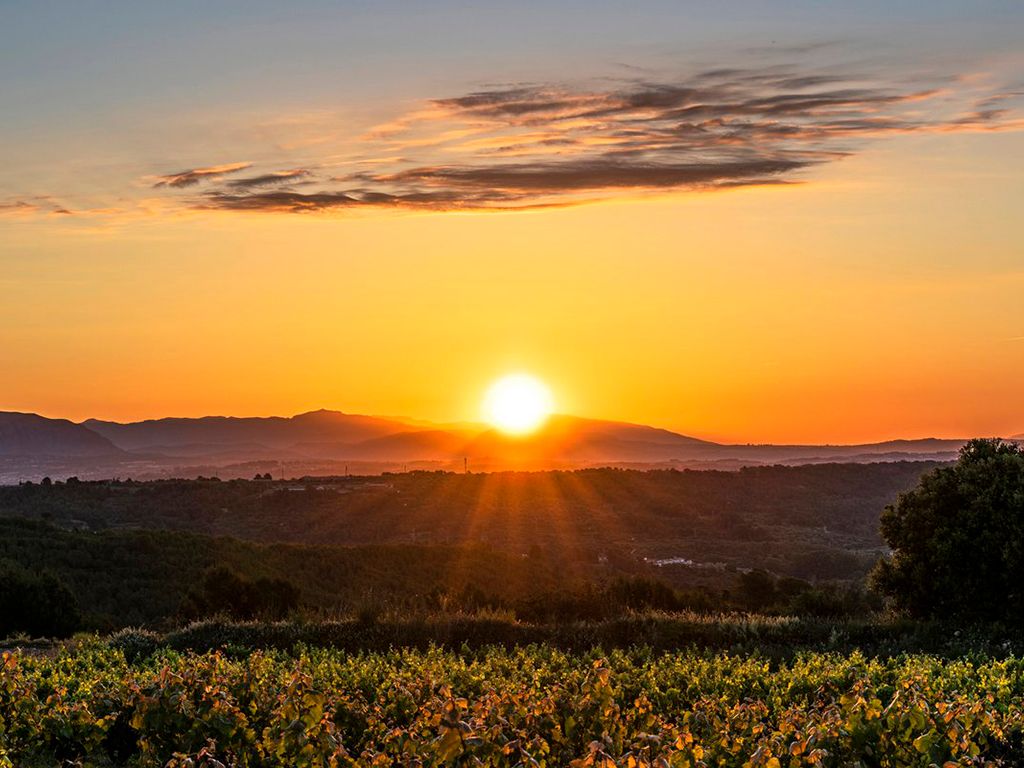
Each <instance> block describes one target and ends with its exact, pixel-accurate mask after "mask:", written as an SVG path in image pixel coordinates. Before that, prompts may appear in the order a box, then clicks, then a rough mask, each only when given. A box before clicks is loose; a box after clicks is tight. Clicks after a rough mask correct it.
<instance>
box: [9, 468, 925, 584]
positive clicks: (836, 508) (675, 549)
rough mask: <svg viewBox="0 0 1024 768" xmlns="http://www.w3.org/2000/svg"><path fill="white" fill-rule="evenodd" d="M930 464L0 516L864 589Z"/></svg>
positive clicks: (341, 482) (361, 490)
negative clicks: (784, 578) (761, 574)
mask: <svg viewBox="0 0 1024 768" xmlns="http://www.w3.org/2000/svg"><path fill="white" fill-rule="evenodd" d="M934 466H936V465H935V464H933V463H927V462H896V463H879V464H823V465H809V466H800V467H781V466H779V467H759V468H748V469H744V470H741V471H739V472H715V471H683V472H677V471H652V472H640V471H630V470H613V469H603V470H582V471H576V472H537V473H496V474H452V473H441V472H429V473H428V472H411V473H404V474H393V475H385V476H384V477H374V478H356V477H353V478H345V477H342V478H314V479H304V480H298V481H278V480H267V479H260V480H234V481H225V482H221V481H217V480H210V479H206V480H202V479H201V480H167V481H153V482H145V483H138V482H130V481H123V482H67V483H50V484H22V485H20V486H10V487H0V516H6V517H28V518H34V519H41V520H47V521H50V522H52V523H54V524H55V525H58V526H62V527H64V528H73V529H81V530H88V531H101V530H109V529H113V530H120V529H135V528H147V529H169V530H177V531H189V532H196V533H204V534H210V535H215V536H222V535H223V536H233V537H236V538H240V539H247V540H251V541H258V542H267V543H269V542H293V543H304V544H316V545H328V544H339V545H357V544H360V545H361V544H382V543H386V544H459V545H462V544H471V545H486V546H488V547H491V548H493V549H496V550H498V551H501V552H504V553H506V554H508V555H510V556H512V557H518V556H523V555H527V554H529V553H531V552H532V551H535V550H541V551H542V552H543V553H544V554H545V555H546V556H548V557H551V558H554V559H556V560H558V561H559V562H560V563H561V564H562V567H563V569H564V571H565V572H566V573H569V574H581V575H585V574H586V573H588V572H589V571H590V570H591V569H592V568H593V567H595V565H596V564H599V563H604V564H610V565H611V566H613V567H620V568H622V569H624V570H629V571H632V570H635V569H636V568H637V567H638V566H637V564H641V563H648V564H652V567H655V568H657V570H658V573H659V574H660V575H661V576H662V577H664V578H667V579H669V580H672V581H673V582H675V583H676V584H677V585H680V586H698V585H702V584H703V585H707V584H712V585H717V584H720V583H722V579H721V571H722V570H723V569H735V568H739V569H751V568H763V569H765V570H768V571H771V572H774V573H777V574H781V575H788V576H794V577H799V578H804V579H860V578H862V577H863V575H864V574H865V573H866V572H867V571H868V569H870V567H871V565H872V564H873V563H874V562H875V561H876V560H877V558H878V556H879V554H880V553H881V552H882V551H883V545H882V541H881V539H880V537H879V534H878V521H879V515H880V513H881V511H882V509H883V508H884V507H885V506H886V505H887V504H890V503H892V502H893V501H895V499H896V497H897V496H898V494H899V493H900V492H902V491H905V490H908V489H910V488H911V487H913V486H914V485H915V484H916V482H917V480H918V478H919V477H920V476H921V474H923V473H924V472H926V471H928V470H930V469H932V468H933V467H934ZM655 564H656V565H655Z"/></svg>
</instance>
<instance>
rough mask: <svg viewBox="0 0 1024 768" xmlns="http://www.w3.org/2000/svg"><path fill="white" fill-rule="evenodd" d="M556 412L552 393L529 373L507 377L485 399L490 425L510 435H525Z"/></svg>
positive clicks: (492, 387)
mask: <svg viewBox="0 0 1024 768" xmlns="http://www.w3.org/2000/svg"><path fill="white" fill-rule="evenodd" d="M553 409H554V398H552V396H551V390H550V389H548V388H547V386H545V384H544V383H543V382H542V381H540V380H539V379H536V378H534V377H533V376H530V375H529V374H525V373H513V374H509V375H508V376H503V377H502V378H500V379H498V380H497V381H496V382H494V384H492V385H491V387H490V389H488V390H487V394H486V396H485V397H484V403H483V414H484V418H485V419H486V420H487V422H488V423H489V424H491V425H493V426H495V427H497V428H498V429H500V430H501V431H502V432H506V433H508V434H510V435H524V434H527V433H528V432H533V431H534V430H535V429H537V428H538V427H540V426H541V425H542V424H543V423H544V422H545V421H546V420H547V418H548V416H550V415H551V411H552V410H553Z"/></svg>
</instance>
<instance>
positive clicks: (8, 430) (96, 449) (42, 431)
mask: <svg viewBox="0 0 1024 768" xmlns="http://www.w3.org/2000/svg"><path fill="white" fill-rule="evenodd" d="M122 453H123V451H122V450H121V449H120V448H118V447H117V446H115V445H114V444H113V443H112V442H111V441H110V440H108V439H107V438H105V437H103V436H102V435H99V434H97V433H96V432H93V431H92V430H90V429H87V428H86V427H84V426H82V425H81V424H75V423H74V422H72V421H68V420H67V419H48V418H46V417H44V416H39V415H38V414H35V413H18V412H14V411H0V456H5V457H9V456H119V455H121V454H122Z"/></svg>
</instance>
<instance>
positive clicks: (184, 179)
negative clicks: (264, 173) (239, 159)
mask: <svg viewBox="0 0 1024 768" xmlns="http://www.w3.org/2000/svg"><path fill="white" fill-rule="evenodd" d="M251 166H252V163H224V164H222V165H211V166H207V167H205V168H190V169H189V170H187V171H178V172H177V173H168V174H164V175H161V176H157V177H156V182H155V183H154V184H153V186H154V187H173V188H175V189H180V188H181V187H191V186H194V185H196V184H198V183H199V182H200V181H206V180H208V179H216V178H218V177H220V176H225V175H227V174H229V173H237V172H238V171H242V170H245V169H246V168H249V167H251Z"/></svg>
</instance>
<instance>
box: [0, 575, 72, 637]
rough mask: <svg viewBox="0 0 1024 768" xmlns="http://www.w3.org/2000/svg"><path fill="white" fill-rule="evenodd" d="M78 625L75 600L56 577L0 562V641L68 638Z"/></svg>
mask: <svg viewBox="0 0 1024 768" xmlns="http://www.w3.org/2000/svg"><path fill="white" fill-rule="evenodd" d="M80 625H81V615H80V614H79V611H78V603H77V601H76V600H75V596H74V595H73V594H71V591H70V590H69V589H68V588H67V586H65V585H64V583H63V582H62V581H60V580H59V579H58V578H57V577H56V576H54V575H53V574H52V573H49V572H46V571H43V572H31V571H28V570H25V569H23V568H20V567H18V566H16V565H14V564H12V563H3V562H0V637H6V636H8V635H12V634H15V633H18V632H24V633H26V634H28V635H32V636H33V637H67V636H68V635H70V634H71V633H72V632H74V631H75V630H76V629H78V628H79V626H80Z"/></svg>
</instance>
